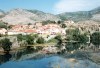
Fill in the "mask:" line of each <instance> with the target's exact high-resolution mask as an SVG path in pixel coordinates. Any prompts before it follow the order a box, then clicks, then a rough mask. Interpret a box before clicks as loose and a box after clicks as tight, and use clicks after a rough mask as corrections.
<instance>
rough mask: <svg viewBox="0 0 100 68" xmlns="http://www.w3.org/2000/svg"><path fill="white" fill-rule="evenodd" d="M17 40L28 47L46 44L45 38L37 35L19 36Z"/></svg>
mask: <svg viewBox="0 0 100 68" xmlns="http://www.w3.org/2000/svg"><path fill="white" fill-rule="evenodd" d="M17 39H18V41H19V42H21V41H25V42H26V43H27V44H28V45H33V44H35V43H38V44H42V43H45V40H44V38H42V37H39V36H38V35H37V34H33V35H22V34H19V35H17Z"/></svg>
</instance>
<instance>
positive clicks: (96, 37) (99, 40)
mask: <svg viewBox="0 0 100 68" xmlns="http://www.w3.org/2000/svg"><path fill="white" fill-rule="evenodd" d="M90 39H91V42H92V43H93V44H95V45H99V44H100V32H94V33H92V34H91V36H90Z"/></svg>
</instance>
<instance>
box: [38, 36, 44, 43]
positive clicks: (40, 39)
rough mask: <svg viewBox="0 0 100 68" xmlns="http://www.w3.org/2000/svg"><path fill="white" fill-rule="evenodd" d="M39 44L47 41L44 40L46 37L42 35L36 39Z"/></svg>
mask: <svg viewBox="0 0 100 68" xmlns="http://www.w3.org/2000/svg"><path fill="white" fill-rule="evenodd" d="M36 42H37V43H38V44H42V43H44V42H45V40H44V38H42V37H39V38H38V39H37V41H36Z"/></svg>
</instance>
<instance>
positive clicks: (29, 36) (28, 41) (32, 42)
mask: <svg viewBox="0 0 100 68" xmlns="http://www.w3.org/2000/svg"><path fill="white" fill-rule="evenodd" d="M26 42H27V43H28V44H29V45H33V44H34V37H32V36H31V35H26Z"/></svg>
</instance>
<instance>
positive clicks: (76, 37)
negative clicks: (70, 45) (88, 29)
mask: <svg viewBox="0 0 100 68" xmlns="http://www.w3.org/2000/svg"><path fill="white" fill-rule="evenodd" d="M73 40H74V41H78V42H81V43H86V42H88V41H89V38H88V37H87V36H86V35H84V34H80V35H74V36H73Z"/></svg>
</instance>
